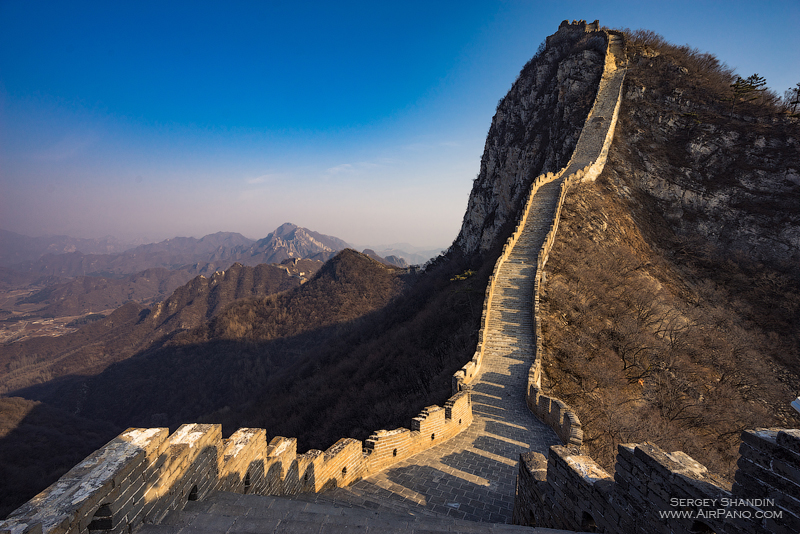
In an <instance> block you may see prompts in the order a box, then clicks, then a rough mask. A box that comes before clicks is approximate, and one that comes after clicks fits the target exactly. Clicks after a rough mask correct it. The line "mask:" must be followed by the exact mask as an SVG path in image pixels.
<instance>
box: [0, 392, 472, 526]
mask: <svg viewBox="0 0 800 534" xmlns="http://www.w3.org/2000/svg"><path fill="white" fill-rule="evenodd" d="M471 423H472V402H471V399H470V395H469V392H466V391H465V392H461V393H458V394H456V395H453V396H452V397H451V398H450V399H448V401H447V402H446V403H445V406H444V407H440V406H429V407H427V408H425V409H424V410H423V411H422V413H421V414H420V415H419V416H417V417H415V418H414V419H413V420H412V424H411V430H409V429H406V428H399V429H396V430H391V431H386V430H379V431H377V432H375V433H373V434H372V435H371V436H370V437H369V438H368V439H367V440H365V441H364V442H363V443H362V442H361V441H359V440H356V439H351V438H343V439H340V440H339V441H337V442H336V443H335V444H334V445H332V446H331V447H330V448H328V449H327V450H326V451H319V450H310V451H308V452H306V453H304V454H297V440H296V439H295V438H284V437H281V436H276V437H273V438H272V439H271V440H270V441H267V434H266V431H265V430H264V429H260V428H241V429H239V430H237V431H236V432H235V433H234V434H233V435H231V437H230V438H228V439H223V438H222V426H221V425H216V424H197V423H191V424H185V425H182V426H181V427H180V428H178V430H176V431H175V432H174V433H173V434H171V435H170V434H169V431H168V429H166V428H131V429H128V430H126V431H125V432H123V433H122V434H120V435H119V436H117V437H116V438H114V439H113V440H111V441H110V442H109V443H108V444H106V445H105V446H104V447H103V448H101V449H99V450H97V451H95V452H94V453H93V454H91V455H90V456H89V457H88V458H86V459H85V460H83V461H82V462H81V463H79V464H78V465H76V466H75V467H74V468H72V469H71V470H70V471H69V472H68V473H67V474H66V475H64V476H63V477H61V478H60V479H59V480H58V481H56V482H55V483H54V484H52V485H51V486H50V487H48V488H47V489H45V490H44V491H43V492H41V493H40V494H39V495H37V496H36V497H34V498H33V499H31V500H30V501H28V502H27V503H25V504H24V505H23V506H21V507H20V508H18V509H17V510H15V511H14V512H12V513H11V515H9V517H8V519H7V520H6V521H3V522H0V533H2V534H40V533H41V534H48V533H54V534H55V533H59V534H61V533H75V534H78V533H88V532H90V531H94V530H104V531H112V532H130V531H131V530H132V529H134V528H136V527H137V526H138V525H141V524H143V523H150V524H157V523H159V522H160V521H161V520H162V519H163V518H164V516H165V515H166V514H167V513H169V512H170V511H172V510H180V509H182V508H183V506H185V504H186V502H188V501H190V500H199V499H203V498H204V497H205V496H206V495H208V494H209V493H211V492H214V491H228V492H234V493H255V494H260V495H294V494H297V493H317V492H320V491H323V490H326V489H330V488H334V487H342V486H347V485H349V484H351V483H352V482H354V481H356V480H359V479H361V478H363V477H366V476H369V475H371V474H374V473H376V472H378V471H381V470H383V469H386V468H387V467H391V466H392V465H394V464H395V463H397V462H400V461H402V460H404V459H406V458H408V457H409V456H411V455H413V454H416V453H418V452H422V451H424V450H427V449H429V448H431V447H434V446H436V445H439V444H440V443H442V442H444V441H447V440H448V439H450V438H452V437H454V436H455V435H457V434H458V433H459V432H461V431H462V430H463V429H465V428H467V427H468V426H469V425H470V424H471Z"/></svg>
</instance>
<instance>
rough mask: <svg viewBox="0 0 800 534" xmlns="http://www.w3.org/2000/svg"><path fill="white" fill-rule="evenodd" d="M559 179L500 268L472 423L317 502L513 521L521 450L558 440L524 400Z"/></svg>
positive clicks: (546, 189)
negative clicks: (538, 278)
mask: <svg viewBox="0 0 800 534" xmlns="http://www.w3.org/2000/svg"><path fill="white" fill-rule="evenodd" d="M560 185H561V180H560V179H559V180H556V181H553V182H550V183H549V184H547V185H545V186H543V187H542V188H541V189H540V190H539V192H538V193H537V195H536V196H535V197H534V205H533V206H532V209H531V214H530V216H529V217H528V221H527V224H526V225H525V228H524V229H523V231H522V235H521V236H520V239H519V240H518V241H517V244H516V245H515V246H514V249H513V250H512V251H511V254H510V256H509V258H508V260H507V261H505V262H504V263H503V265H502V266H501V268H500V272H499V273H498V283H497V286H496V289H495V293H494V301H493V302H492V311H491V313H490V315H489V334H488V337H487V342H486V348H485V350H484V357H483V365H482V366H481V370H480V373H479V375H478V376H477V377H476V379H475V380H474V381H473V382H472V384H471V385H472V401H473V402H472V409H473V414H474V422H473V423H472V425H471V426H470V427H469V428H468V429H467V430H465V431H464V432H462V433H461V434H459V435H458V436H456V437H455V438H453V439H451V440H449V441H447V442H445V443H442V444H441V445H439V446H437V447H434V448H432V449H429V450H427V451H425V452H422V453H419V454H417V455H415V456H412V457H410V458H408V459H407V460H405V461H403V462H400V463H399V464H398V465H397V466H395V467H392V468H389V469H387V470H385V471H383V472H381V473H379V474H377V475H374V476H371V477H369V478H367V479H364V480H361V481H359V482H357V483H355V484H353V485H351V486H349V487H347V488H341V489H336V490H333V491H331V492H326V493H323V494H320V495H317V496H314V500H315V501H317V502H322V501H333V502H337V501H339V502H347V503H350V504H352V503H354V502H355V503H360V504H361V505H362V506H364V507H370V506H373V507H377V506H379V504H378V503H380V506H381V507H384V508H385V507H387V506H388V507H390V508H392V509H393V510H396V511H398V512H400V511H403V510H409V509H414V508H419V507H422V508H425V509H427V510H430V511H433V512H438V513H441V514H446V515H448V516H450V517H453V518H456V519H467V520H471V521H482V522H490V523H510V522H511V512H512V509H513V506H514V492H515V481H516V476H517V463H518V461H519V455H520V453H522V452H528V451H537V452H541V453H542V454H545V455H546V454H547V451H548V449H549V447H550V446H551V445H555V444H560V443H561V442H560V441H559V439H558V437H557V436H556V434H555V432H553V430H552V429H551V428H550V427H549V426H547V425H545V424H544V423H542V422H541V421H539V420H538V419H537V418H536V417H535V416H534V415H533V414H531V412H530V410H528V407H527V406H526V404H525V387H526V380H527V375H528V369H529V368H530V365H531V362H532V361H533V351H534V350H535V343H534V342H533V313H532V312H533V280H534V275H535V273H536V263H537V258H538V252H539V250H540V249H541V247H542V243H543V242H544V239H545V236H546V235H547V231H548V229H549V225H550V224H551V222H552V220H553V217H554V214H555V209H556V203H557V202H558V194H559V187H560ZM307 497H309V498H310V497H311V496H307Z"/></svg>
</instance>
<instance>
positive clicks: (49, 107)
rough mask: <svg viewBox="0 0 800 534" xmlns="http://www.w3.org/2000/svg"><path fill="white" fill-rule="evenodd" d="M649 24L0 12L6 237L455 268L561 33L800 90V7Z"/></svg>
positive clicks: (128, 10) (437, 12)
mask: <svg viewBox="0 0 800 534" xmlns="http://www.w3.org/2000/svg"><path fill="white" fill-rule="evenodd" d="M642 4H644V3H640V2H614V1H610V2H604V3H603V4H602V5H597V4H595V3H589V2H576V1H573V2H563V3H560V4H559V5H558V6H557V7H556V6H555V5H553V4H552V3H549V2H522V1H511V2H504V3H495V2H458V3H456V2H443V3H435V4H433V5H431V4H429V3H422V2H414V3H404V4H403V5H401V6H398V5H394V4H381V3H377V4H375V3H366V2H362V3H359V2H353V3H345V4H340V3H336V4H330V3H322V2H319V3H305V4H301V5H288V4H277V3H269V4H267V3H256V2H253V3H244V4H237V5H236V6H230V5H225V6H224V7H220V5H219V4H214V3H210V2H192V3H183V4H176V5H169V6H163V5H161V4H157V3H155V2H136V3H130V4H124V5H123V4H108V3H100V2H97V3H93V2H89V3H79V4H73V3H70V4H65V3H59V2H25V3H21V2H20V3H12V2H9V1H0V228H2V229H5V230H10V231H14V232H18V233H23V234H27V235H34V236H35V235H43V234H67V235H70V236H73V237H100V236H104V235H109V234H110V235H114V236H116V237H118V238H120V239H124V240H138V241H140V242H142V241H160V240H162V239H166V238H169V237H174V236H195V237H200V236H202V235H205V234H209V233H214V232H218V231H232V232H239V233H242V234H244V235H245V236H247V237H251V238H256V239H257V238H261V237H264V236H265V235H266V234H267V233H269V232H271V231H272V230H274V229H275V228H276V227H277V226H279V225H280V224H282V223H284V222H292V223H294V224H297V225H299V226H304V227H306V228H310V229H312V230H315V231H317V232H321V233H324V234H328V235H334V236H336V237H340V238H341V239H344V240H345V241H348V242H351V243H363V244H376V245H377V244H387V243H392V242H409V243H412V244H414V245H416V246H430V247H434V246H447V245H449V244H450V243H451V242H452V241H453V239H454V238H455V237H456V234H457V233H458V230H459V228H460V226H461V220H462V217H463V214H464V210H465V208H466V203H467V198H468V194H469V191H470V188H471V186H472V180H473V179H474V177H475V176H476V175H477V173H478V171H479V167H480V157H481V154H482V152H483V145H484V139H485V136H486V131H487V129H488V127H489V124H490V122H491V118H492V116H493V114H494V110H495V106H496V103H497V101H498V99H500V98H502V97H503V96H504V95H505V93H506V92H507V91H508V88H509V87H510V85H511V83H512V82H513V80H514V79H515V78H516V76H517V74H518V73H519V71H520V69H521V67H522V66H523V65H524V64H525V63H526V62H527V60H528V59H529V58H530V57H531V56H532V55H533V54H534V53H535V52H536V49H537V47H538V46H539V44H540V43H541V42H542V40H543V39H544V38H545V36H547V35H550V34H551V33H553V32H554V31H555V30H556V29H557V27H558V24H559V23H560V22H561V21H562V20H563V19H570V20H571V19H579V18H583V19H586V20H589V21H591V20H594V19H599V20H600V22H601V24H603V25H605V26H609V27H612V28H623V27H628V28H646V29H650V30H653V31H655V32H657V33H660V34H662V35H663V36H664V37H666V38H667V39H668V40H670V41H671V42H674V43H676V44H684V43H688V44H690V45H691V46H693V47H697V48H699V49H701V50H703V51H708V52H712V53H714V54H715V55H717V57H719V58H720V59H721V60H722V61H724V62H726V63H728V64H729V65H730V66H733V67H736V68H737V72H738V73H739V74H740V75H743V76H748V75H750V74H753V73H758V74H760V75H762V76H764V77H765V78H766V79H767V82H768V84H769V86H770V87H771V88H772V89H773V90H775V91H777V92H778V93H779V94H783V91H784V90H786V89H788V88H789V87H791V86H793V85H794V84H796V83H797V82H799V81H800V79H797V76H798V74H797V73H800V52H798V51H800V37H798V33H800V32H797V31H796V28H795V26H796V22H797V21H798V20H800V4H798V3H797V2H796V1H793V0H786V1H774V2H767V3H758V2H752V1H751V2H744V1H734V2H725V3H716V2H694V1H692V2H689V1H679V2H669V3H660V5H649V4H648V5H642Z"/></svg>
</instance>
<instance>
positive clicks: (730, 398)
mask: <svg viewBox="0 0 800 534" xmlns="http://www.w3.org/2000/svg"><path fill="white" fill-rule="evenodd" d="M620 204H621V203H620V201H619V199H618V198H615V191H614V188H613V187H612V186H610V184H608V183H607V182H606V181H605V180H602V179H601V181H600V182H598V183H597V184H589V185H583V186H580V187H578V188H577V190H574V191H573V192H571V193H570V194H569V195H568V197H567V202H566V205H565V207H564V212H563V214H564V215H563V218H562V226H561V227H560V229H559V239H557V240H556V245H555V247H554V249H553V252H552V253H551V255H550V260H549V263H548V266H547V271H548V275H549V276H548V283H547V290H546V291H547V292H546V295H545V297H544V299H543V301H542V304H543V310H544V317H543V329H544V335H545V345H546V347H548V350H547V354H546V356H545V362H546V363H545V370H546V375H547V381H548V384H547V386H549V388H550V389H551V390H552V391H553V392H554V393H555V394H556V395H557V396H559V397H560V398H562V399H563V400H564V401H565V402H567V403H568V404H570V405H571V406H572V407H573V408H574V409H576V411H577V412H578V415H579V417H580V419H581V422H582V423H583V425H584V432H585V443H586V445H587V447H588V449H589V452H590V454H591V455H592V457H593V458H595V459H596V460H597V461H598V462H599V463H600V464H601V465H603V466H604V467H606V468H608V469H610V468H611V466H612V465H613V463H614V459H615V456H616V446H617V445H618V444H620V443H628V442H634V443H636V442H643V441H650V442H653V443H656V444H658V445H659V446H660V447H662V448H664V449H665V450H670V451H672V450H683V451H685V452H687V453H688V454H689V455H690V456H692V457H694V458H695V459H697V460H698V461H700V462H702V463H704V464H705V465H707V466H708V467H709V468H711V469H712V470H714V471H716V472H718V473H720V474H723V475H724V476H728V477H730V476H731V475H732V472H733V470H734V469H735V461H736V459H737V457H738V456H737V451H738V443H739V435H740V433H741V431H742V430H744V429H747V428H756V427H764V426H793V425H796V424H797V423H798V421H797V420H796V419H795V420H793V419H792V418H791V414H790V410H789V407H788V401H789V400H791V398H793V397H792V395H793V393H794V392H793V391H792V390H791V388H790V386H789V384H787V383H786V382H784V381H782V379H785V378H786V377H785V376H784V374H785V372H786V366H785V365H784V364H783V362H782V361H781V359H782V358H781V356H782V355H783V354H785V353H784V351H786V350H787V349H791V348H792V345H794V346H795V348H796V343H797V339H796V335H795V339H794V340H793V343H792V342H791V341H788V340H786V339H782V336H784V335H786V334H787V332H786V328H787V327H790V325H788V324H787V325H783V328H780V327H779V328H777V329H776V330H777V331H776V330H773V329H771V328H769V326H768V325H763V324H758V323H755V322H753V321H752V320H751V318H750V316H751V314H752V312H753V311H754V310H753V307H754V306H757V304H752V301H749V299H750V297H752V296H753V295H751V294H748V293H739V292H740V291H742V289H743V288H741V287H735V286H733V285H732V284H730V283H728V284H726V283H725V282H721V281H720V280H718V279H715V278H716V277H714V276H710V277H709V276H708V274H709V273H706V272H700V271H698V270H696V269H693V268H692V267H691V266H689V265H687V264H683V263H681V264H680V266H677V265H672V264H670V263H669V262H668V261H667V260H666V259H665V258H664V257H663V256H662V255H661V253H660V252H659V251H657V250H656V249H653V248H652V247H650V246H649V245H648V244H647V243H646V242H645V241H644V240H643V238H642V236H641V234H640V233H639V231H638V229H637V227H636V225H635V224H634V223H633V220H632V219H631V217H630V215H629V214H627V213H626V210H625V209H624V208H623V207H622V206H621V205H620ZM727 269H728V273H729V275H733V276H737V275H738V276H741V275H746V273H745V272H743V271H742V269H740V268H738V267H737V266H735V265H732V264H728V265H727ZM734 273H735V274H734ZM770 276H777V275H776V273H774V272H773V273H769V274H765V277H766V278H769V277H770ZM749 282H752V279H748V283H749ZM756 282H757V285H756V288H754V290H755V291H758V289H757V288H758V286H760V285H761V284H758V282H759V281H758V280H757V281H756ZM783 282H784V283H785V282H786V280H783ZM787 289H790V291H789V292H788V293H787V294H785V295H784V296H783V298H782V299H781V300H780V302H779V303H780V305H783V306H789V307H793V308H794V310H793V311H794V314H795V316H796V315H797V313H798V309H797V307H798V303H800V291H798V290H797V287H796V286H794V287H789V288H787ZM737 293H739V294H738V298H737V296H736V294H737ZM767 302H770V301H767ZM772 302H774V301H772ZM762 303H764V302H763V301H762ZM773 326H775V325H773ZM795 369H796V368H795ZM782 373H783V374H782ZM794 378H795V379H796V378H797V376H796V375H795V376H794Z"/></svg>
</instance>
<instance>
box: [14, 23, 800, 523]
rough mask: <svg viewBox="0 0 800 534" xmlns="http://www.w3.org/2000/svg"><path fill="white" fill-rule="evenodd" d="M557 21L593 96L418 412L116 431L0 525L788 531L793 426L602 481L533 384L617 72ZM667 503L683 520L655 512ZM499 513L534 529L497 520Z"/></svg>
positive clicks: (798, 490)
mask: <svg viewBox="0 0 800 534" xmlns="http://www.w3.org/2000/svg"><path fill="white" fill-rule="evenodd" d="M562 31H563V32H576V31H579V32H598V33H600V34H602V35H605V36H606V38H607V53H606V62H605V69H604V73H603V76H602V79H601V82H600V86H599V88H598V93H597V97H596V100H595V102H594V105H593V107H592V109H591V111H590V114H589V116H588V117H587V119H586V123H585V125H584V128H583V130H582V132H581V135H580V138H579V141H578V144H577V146H576V148H575V151H574V153H573V155H572V158H571V160H570V162H569V164H568V165H567V166H566V167H565V168H564V169H562V170H561V171H559V172H558V173H555V174H552V173H548V174H546V175H542V176H539V177H537V178H536V179H535V180H534V181H533V184H532V186H531V190H530V193H529V195H528V197H527V199H526V204H525V208H524V212H523V215H522V217H521V219H520V221H519V224H518V225H517V227H516V229H515V231H514V233H513V235H512V236H511V237H510V238H509V239H508V241H507V243H506V245H505V246H504V247H503V251H502V254H501V256H500V258H499V259H498V260H497V262H496V264H495V269H494V272H493V274H492V277H491V278H490V281H489V284H488V287H487V290H486V298H485V301H484V309H483V315H482V319H481V330H480V334H479V343H478V347H477V350H476V352H475V356H474V357H473V359H472V360H471V361H470V362H468V363H467V364H466V365H465V366H464V367H463V368H462V369H461V370H459V371H458V372H457V373H456V374H455V375H454V377H453V396H452V397H451V398H450V399H449V400H448V401H447V403H445V406H444V407H438V406H431V407H428V408H425V409H424V410H423V412H422V413H421V414H420V415H419V416H418V417H416V418H414V420H413V421H412V425H411V429H405V428H400V429H396V430H392V431H386V430H380V431H377V432H375V433H373V434H372V435H371V436H370V437H369V438H368V439H367V440H365V441H364V442H363V443H362V442H360V441H357V440H354V439H349V438H344V439H341V440H339V441H338V442H337V443H336V444H334V445H333V446H332V447H330V448H329V449H328V450H326V451H324V452H323V451H318V450H311V451H308V452H306V453H304V454H297V443H296V440H294V439H291V438H284V437H273V438H272V439H271V440H269V441H268V440H267V436H266V431H265V430H263V429H247V428H245V429H240V430H238V431H237V432H236V433H234V434H233V435H232V436H231V437H230V438H229V439H223V438H222V434H221V426H220V425H210V424H186V425H183V426H181V427H180V428H179V429H178V430H177V431H175V432H174V433H173V434H172V435H169V432H168V429H165V428H151V429H129V430H127V431H125V432H124V433H122V434H121V435H120V436H118V437H117V438H115V439H114V440H112V441H111V442H110V443H109V444H107V445H106V446H104V447H103V448H101V449H99V450H98V451H96V452H95V453H93V454H92V455H90V456H89V457H88V458H86V459H85V460H84V461H83V462H81V463H80V464H78V465H77V466H76V467H74V468H73V469H72V470H70V471H69V472H68V473H67V474H66V475H64V476H63V477H62V478H61V479H59V480H58V481H57V482H56V483H55V484H53V485H51V486H50V487H49V488H47V489H46V490H45V491H43V492H42V493H40V494H39V495H37V496H36V497H34V498H33V499H31V500H30V501H29V502H28V503H26V504H25V505H23V506H22V507H20V508H19V509H17V510H16V511H14V512H13V513H12V514H11V515H10V516H9V518H8V519H7V520H6V521H3V522H0V534H23V533H24V534H28V533H31V534H38V533H85V532H96V531H103V532H140V533H143V534H146V533H149V532H153V533H155V532H178V531H179V530H181V529H182V528H184V529H186V531H192V530H193V529H194V530H199V531H205V532H273V531H274V532H305V531H315V532H340V531H345V530H348V529H350V528H358V529H361V530H362V531H367V532H371V531H373V530H381V531H384V532H392V531H394V532H411V531H414V530H417V529H424V530H425V531H426V532H431V531H433V532H436V531H442V532H444V531H447V532H479V531H489V530H487V528H488V529H490V530H491V531H492V532H506V531H508V532H532V533H536V532H541V533H544V532H545V531H547V532H549V533H555V532H557V531H554V530H549V529H552V528H560V529H568V530H570V531H577V530H580V531H592V532H665V533H666V532H676V533H677V532H687V533H688V532H726V533H728V532H748V533H749V532H774V533H782V532H800V519H798V518H799V517H800V500H798V499H799V498H800V497H799V496H800V431H797V430H777V429H772V430H759V431H751V432H746V433H745V434H744V435H743V438H742V447H741V455H742V456H741V459H740V461H739V470H738V471H737V473H736V483H735V484H734V486H733V488H732V490H729V489H728V488H726V487H725V486H724V484H723V483H721V482H720V481H719V480H717V479H716V478H714V477H713V476H712V475H709V474H708V473H707V471H706V469H705V468H704V467H703V466H702V465H700V464H698V463H697V462H695V461H694V460H692V459H691V458H690V457H688V456H687V455H685V454H684V453H681V452H673V453H670V454H667V453H664V452H663V451H661V450H660V449H658V447H655V446H653V445H650V444H647V443H645V444H640V445H623V446H620V449H619V456H618V461H617V466H616V473H615V475H614V476H613V477H612V476H610V475H608V474H607V473H606V472H605V471H603V470H602V469H601V468H600V467H599V466H597V464H595V463H594V462H593V461H592V459H591V458H589V457H588V456H586V455H583V454H582V453H581V449H580V446H581V444H582V431H581V426H580V421H579V420H578V417H577V416H576V415H575V413H574V412H573V411H572V410H571V409H570V408H569V407H568V406H567V405H566V404H564V403H563V402H562V401H560V400H558V399H556V398H553V397H550V396H548V395H546V394H545V393H544V392H543V391H542V387H541V367H542V362H541V355H542V354H543V352H542V350H541V343H542V342H541V334H540V325H539V323H538V321H537V316H538V311H539V306H538V299H539V288H540V286H541V284H542V283H543V279H542V277H543V267H544V265H545V262H546V261H547V256H548V254H549V252H550V249H551V247H552V244H553V241H554V239H555V235H556V231H557V228H558V222H559V217H560V211H561V206H562V205H563V201H564V196H565V194H566V192H567V190H568V188H569V187H570V186H571V185H572V184H574V183H577V182H579V181H585V180H594V179H595V178H596V177H597V176H599V174H600V173H601V172H602V169H603V166H604V164H605V160H606V156H607V153H608V150H609V147H610V144H611V141H612V139H613V132H614V127H615V124H616V121H617V116H618V113H619V108H620V103H621V94H622V81H623V78H624V74H625V65H624V61H625V60H624V44H623V35H622V34H621V33H619V32H613V31H604V30H600V28H599V24H598V23H597V22H596V21H595V22H594V23H591V24H586V23H585V22H583V21H577V22H576V21H573V23H571V24H570V23H568V22H567V21H564V22H563V23H562V24H561V26H560V27H559V32H562ZM532 414H535V415H536V416H537V417H534V416H533V415H532ZM562 443H563V445H562ZM520 458H521V461H519V460H520ZM515 478H516V484H515ZM270 496H271V497H270ZM281 496H282V497H281ZM287 496H291V499H286V498H285V497H287ZM701 499H706V500H705V501H703V500H701ZM673 501H675V502H673ZM712 501H713V502H712ZM701 503H702V504H701ZM706 505H707V506H706ZM697 510H700V511H701V512H702V511H705V512H706V513H705V514H703V513H701V514H700V516H698V515H697V514H696V513H695V512H697ZM669 511H673V512H674V511H678V512H684V517H678V516H675V517H662V515H660V513H661V512H669ZM685 512H693V513H694V515H693V516H692V517H689V515H687V514H686V513H685ZM379 514H380V515H379ZM512 518H513V521H514V522H515V523H516V524H518V525H529V526H532V527H535V528H528V527H522V526H520V527H516V526H512V525H508V524H505V523H510V522H511V520H512ZM474 521H480V522H483V523H473V522H474ZM486 523H492V525H486ZM482 524H483V525H484V526H483V527H481V525H482ZM478 527H480V528H478ZM540 527H547V528H545V529H542V528H540ZM476 528H477V530H476ZM348 531H349V530H348Z"/></svg>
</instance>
